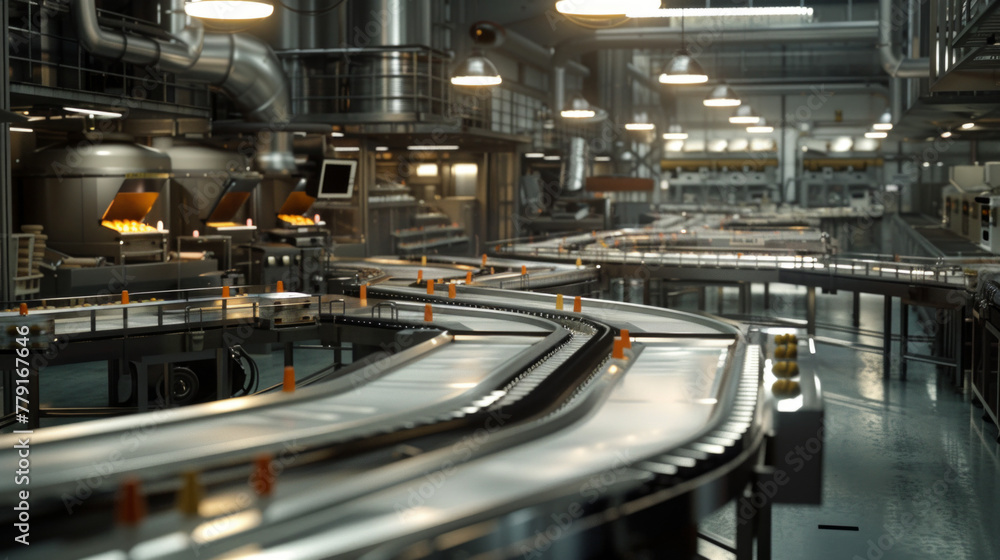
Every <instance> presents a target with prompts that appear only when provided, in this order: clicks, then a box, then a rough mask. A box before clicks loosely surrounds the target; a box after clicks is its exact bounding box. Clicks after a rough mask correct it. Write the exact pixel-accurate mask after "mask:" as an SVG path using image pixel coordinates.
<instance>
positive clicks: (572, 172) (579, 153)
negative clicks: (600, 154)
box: [563, 137, 589, 192]
mask: <svg viewBox="0 0 1000 560" xmlns="http://www.w3.org/2000/svg"><path fill="white" fill-rule="evenodd" d="M588 151H589V150H588V149H587V141H586V140H584V139H583V138H580V137H575V138H571V139H570V141H569V150H568V152H567V153H566V165H565V166H563V190H565V191H568V192H579V191H582V190H583V185H584V183H585V182H586V180H587V159H588V158H587V156H588V155H589V154H588Z"/></svg>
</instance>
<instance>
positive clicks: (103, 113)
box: [63, 107, 122, 119]
mask: <svg viewBox="0 0 1000 560" xmlns="http://www.w3.org/2000/svg"><path fill="white" fill-rule="evenodd" d="M63 110H64V111H69V112H70V113H80V114H82V115H89V116H91V117H107V118H109V119H120V118H122V114H121V113H114V112H111V111H99V110H97V109H81V108H79V107H63Z"/></svg>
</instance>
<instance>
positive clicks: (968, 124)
mask: <svg viewBox="0 0 1000 560" xmlns="http://www.w3.org/2000/svg"><path fill="white" fill-rule="evenodd" d="M975 126H976V123H972V122H967V123H965V124H963V125H962V130H969V129H970V128H973V127H975Z"/></svg>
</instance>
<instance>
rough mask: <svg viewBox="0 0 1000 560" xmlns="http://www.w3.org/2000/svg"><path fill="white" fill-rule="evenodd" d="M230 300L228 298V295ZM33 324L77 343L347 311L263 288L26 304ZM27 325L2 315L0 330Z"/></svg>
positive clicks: (331, 302)
mask: <svg viewBox="0 0 1000 560" xmlns="http://www.w3.org/2000/svg"><path fill="white" fill-rule="evenodd" d="M227 292H228V294H229V295H224V293H227ZM24 303H25V305H26V306H27V312H28V313H29V314H30V316H31V317H32V319H33V320H39V321H52V322H53V327H54V332H53V334H54V335H55V336H64V337H66V336H68V337H71V338H73V339H75V340H82V339H88V338H99V337H108V336H117V335H122V334H132V335H140V334H144V333H152V332H157V331H176V330H178V329H179V330H194V329H203V328H206V327H218V326H226V325H234V324H246V323H248V322H252V323H253V324H254V325H257V326H264V327H281V326H289V325H297V324H314V323H316V322H317V321H318V318H319V315H320V313H332V312H334V311H335V310H336V311H338V312H342V311H343V309H344V302H343V300H342V298H340V297H339V296H313V295H309V294H304V293H295V292H274V291H271V292H270V293H268V292H266V289H265V288H263V287H251V286H246V287H226V288H202V289H196V290H184V291H178V292H155V293H150V294H145V293H138V294H128V293H127V292H123V293H122V294H121V295H117V294H116V295H114V296H109V295H102V296H93V297H71V298H48V299H45V300H40V301H37V302H24ZM19 321H23V318H22V317H21V314H20V310H18V309H9V310H6V311H0V326H4V325H9V324H15V323H18V322H19Z"/></svg>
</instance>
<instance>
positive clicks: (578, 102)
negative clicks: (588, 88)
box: [559, 94, 597, 119]
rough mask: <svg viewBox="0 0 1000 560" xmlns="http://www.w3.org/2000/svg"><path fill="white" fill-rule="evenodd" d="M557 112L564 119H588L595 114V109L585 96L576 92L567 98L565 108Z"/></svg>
mask: <svg viewBox="0 0 1000 560" xmlns="http://www.w3.org/2000/svg"><path fill="white" fill-rule="evenodd" d="M559 114H560V115H562V117H563V118H564V119H589V118H593V117H595V116H597V111H595V110H594V108H593V107H591V106H590V102H589V101H587V99H586V98H584V97H583V96H582V95H579V94H578V95H574V96H573V98H572V99H570V100H569V103H567V104H566V108H565V109H563V110H562V112H560V113H559Z"/></svg>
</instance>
